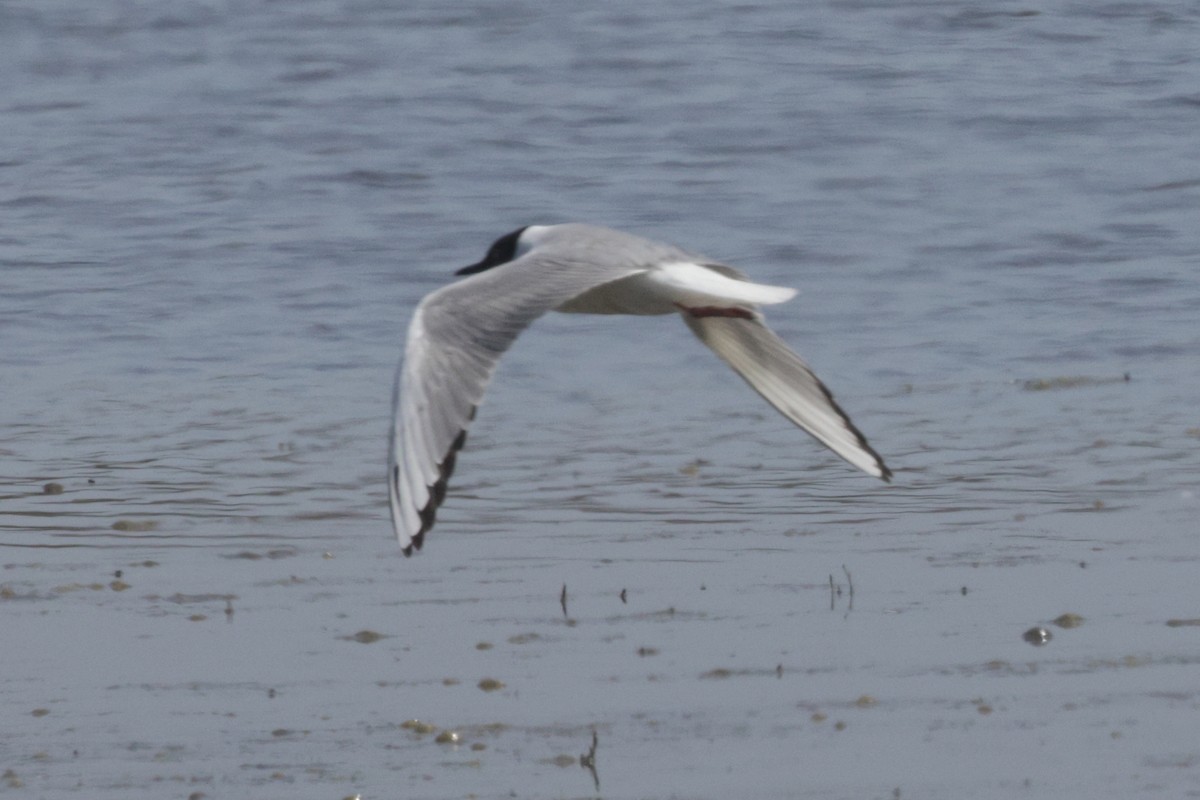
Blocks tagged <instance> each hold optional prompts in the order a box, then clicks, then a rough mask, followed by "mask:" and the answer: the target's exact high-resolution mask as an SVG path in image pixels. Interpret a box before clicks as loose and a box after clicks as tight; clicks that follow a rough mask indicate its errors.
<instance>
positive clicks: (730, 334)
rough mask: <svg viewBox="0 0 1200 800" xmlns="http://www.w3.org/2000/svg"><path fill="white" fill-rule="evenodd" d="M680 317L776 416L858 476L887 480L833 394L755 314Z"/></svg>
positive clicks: (877, 459) (880, 461)
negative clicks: (850, 466) (853, 468)
mask: <svg viewBox="0 0 1200 800" xmlns="http://www.w3.org/2000/svg"><path fill="white" fill-rule="evenodd" d="M682 316H683V320H684V322H686V323H687V325H688V327H689V328H691V329H692V333H694V334H696V336H697V337H699V339H700V341H702V342H704V343H705V344H706V345H708V346H709V347H710V348H712V350H713V352H715V353H716V354H717V355H718V356H720V357H721V359H722V360H723V361H724V362H725V363H726V364H728V365H729V366H731V367H733V369H734V371H735V372H737V374H739V375H741V376H742V378H743V379H744V380H745V381H746V383H748V384H750V387H751V388H752V389H754V391H756V392H758V393H759V394H760V395H762V396H763V398H764V399H765V400H766V401H767V402H768V403H770V404H771V405H773V406H775V408H776V409H777V410H778V411H779V412H780V413H781V414H783V415H784V416H785V417H787V418H788V419H790V420H791V421H792V422H794V423H795V424H796V425H799V426H800V427H801V428H803V429H804V430H805V431H807V432H808V433H809V434H811V435H812V436H813V437H814V438H815V439H816V440H817V441H819V442H821V443H822V444H824V445H825V446H826V447H828V448H829V449H830V450H832V451H833V452H835V453H837V454H838V455H839V456H841V457H842V458H844V459H846V460H847V461H849V462H850V463H851V464H853V465H854V466H856V467H858V468H859V469H861V470H863V471H864V472H867V473H869V474H871V475H874V476H875V477H877V478H882V479H883V480H885V481H886V480H890V479H891V477H892V471H891V470H890V469H888V468H887V465H886V464H884V463H883V459H882V458H880V457H879V454H878V453H876V452H875V450H874V449H872V448H871V445H869V444H867V439H866V437H865V436H863V435H862V433H861V432H860V431H859V430H858V428H856V427H854V423H853V422H851V421H850V417H848V416H846V412H844V411H842V409H841V408H840V407H839V406H838V404H837V403H836V402H834V400H833V393H832V392H830V391H829V389H827V388H826V387H825V384H823V383H821V379H820V378H818V377H817V376H816V375H815V374H813V371H812V370H811V369H809V367H808V364H805V363H804V360H803V359H802V358H800V356H798V355H796V354H795V353H794V352H792V350H791V349H790V348H789V347H788V346H787V344H785V343H784V341H783V340H782V339H780V338H779V337H778V336H776V335H775V333H774V332H772V331H771V330H770V329H769V328H767V326H766V325H764V324H763V322H762V315H761V314H759V313H758V312H751V313H748V314H746V313H744V312H743V314H741V315H734V316H719V315H712V316H696V315H694V314H690V313H688V312H687V311H686V310H685V311H683V313H682Z"/></svg>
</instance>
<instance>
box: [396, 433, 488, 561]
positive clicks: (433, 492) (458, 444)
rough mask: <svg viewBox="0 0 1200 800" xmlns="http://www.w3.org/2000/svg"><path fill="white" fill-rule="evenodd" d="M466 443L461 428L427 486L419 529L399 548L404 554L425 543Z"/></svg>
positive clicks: (420, 512)
mask: <svg viewBox="0 0 1200 800" xmlns="http://www.w3.org/2000/svg"><path fill="white" fill-rule="evenodd" d="M471 416H472V417H474V416H475V410H474V409H472V410H471ZM466 443H467V432H466V430H461V431H459V432H458V436H456V437H454V441H453V442H452V443H451V444H450V450H449V451H448V452H447V453H446V457H445V458H444V459H442V463H441V464H439V465H438V479H437V480H436V481H435V482H434V484H433V486H430V487H429V502H428V503H426V504H425V507H424V508H422V509H421V510H420V511H419V512H418V516H419V517H420V518H421V529H420V530H418V531H417V532H416V533H414V534H413V537H412V541H411V542H410V543H409V545H408V547H405V548H403V549H402V550H401V552H403V553H404V555H406V556H411V555H412V554H413V551H414V550H420V549H421V546H422V545H423V544H425V534H426V533H427V532H428V531H429V530H430V529H431V528H432V527H433V523H434V522H435V521H437V511H438V506H440V505H441V504H442V501H443V500H445V499H446V486H447V485H448V484H449V482H450V476H451V475H452V474H454V464H455V462H456V461H457V460H458V451H459V450H461V449H462V448H463V445H464V444H466Z"/></svg>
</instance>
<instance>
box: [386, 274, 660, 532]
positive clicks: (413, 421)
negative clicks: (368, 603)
mask: <svg viewBox="0 0 1200 800" xmlns="http://www.w3.org/2000/svg"><path fill="white" fill-rule="evenodd" d="M645 271H646V269H645V268H644V267H639V266H635V265H632V264H604V263H594V262H584V261H573V260H570V259H561V258H555V257H554V256H553V255H551V256H539V255H537V254H536V253H530V254H528V255H526V256H524V257H523V258H519V259H517V260H515V261H511V262H509V263H507V264H503V265H500V266H498V267H495V268H493V269H489V270H487V271H485V272H481V273H478V274H476V275H472V276H471V277H469V278H464V279H463V280H460V281H457V282H455V283H452V284H450V285H449V286H445V287H443V288H441V289H439V290H437V291H435V292H433V293H431V294H430V295H428V296H427V297H426V298H425V299H424V300H422V301H421V303H420V305H418V306H417V310H416V311H415V312H414V314H413V317H412V322H411V323H410V324H409V328H408V341H407V343H406V345H405V348H404V359H403V361H402V362H401V365H400V369H399V370H398V371H397V374H396V385H395V390H394V391H393V394H392V430H391V437H390V440H389V446H388V487H389V498H390V502H391V511H392V525H393V527H394V528H395V530H396V537H397V538H398V539H399V541H400V547H401V549H402V550H403V551H404V554H405V555H411V554H412V551H413V549H414V548H416V549H420V547H421V545H422V543H423V541H424V538H425V533H426V531H428V530H429V529H430V528H431V527H433V522H434V517H435V515H436V513H437V508H438V506H439V505H441V503H442V500H443V499H444V497H445V494H446V482H447V481H448V480H449V478H450V474H451V473H452V472H453V471H454V461H455V456H456V455H457V453H458V451H459V450H460V449H461V448H462V446H463V444H464V442H465V441H466V436H467V427H468V426H469V425H470V424H471V420H472V419H473V418H474V416H475V409H476V407H477V406H478V405H479V403H480V401H481V400H482V399H483V393H484V390H485V389H486V388H487V385H488V381H489V380H491V377H492V372H493V371H494V370H495V368H496V363H497V362H498V361H499V359H500V356H501V355H503V354H504V352H505V351H506V350H507V349H508V348H509V346H510V345H512V343H513V341H514V340H515V339H516V338H517V336H518V335H519V334H520V333H521V331H523V330H524V329H525V328H526V327H528V326H529V324H530V323H532V322H533V321H534V320H535V319H537V318H538V317H540V316H541V315H542V314H544V313H545V312H547V311H549V310H551V309H553V308H554V307H555V306H558V305H561V304H562V303H564V302H566V301H567V300H569V299H571V298H572V297H575V296H577V295H579V294H581V293H582V292H585V291H587V290H588V289H592V288H595V287H596V286H600V285H602V284H604V283H608V282H610V281H615V280H620V279H621V278H624V277H628V276H630V275H633V274H636V273H638V272H645Z"/></svg>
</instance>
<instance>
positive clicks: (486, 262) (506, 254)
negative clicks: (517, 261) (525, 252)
mask: <svg viewBox="0 0 1200 800" xmlns="http://www.w3.org/2000/svg"><path fill="white" fill-rule="evenodd" d="M528 227H529V226H528V225H526V226H525V227H524V228H517V229H516V230H515V231H513V232H512V233H506V234H504V235H503V236H501V237H500V238H499V239H497V240H496V241H494V242H492V246H491V247H489V248H488V251H487V255H486V256H484V257H483V260H482V261H480V262H479V263H477V264H472V265H471V266H469V267H463V268H462V269H460V270H459V271H458V272H456V273H454V274H455V275H474V274H475V273H476V272H483V271H484V270H485V269H491V268H492V267H498V266H500V265H501V264H507V263H508V262H509V261H512V260H513V256H515V255H516V254H517V240H519V239H520V238H521V234H522V233H524V232H525V228H528Z"/></svg>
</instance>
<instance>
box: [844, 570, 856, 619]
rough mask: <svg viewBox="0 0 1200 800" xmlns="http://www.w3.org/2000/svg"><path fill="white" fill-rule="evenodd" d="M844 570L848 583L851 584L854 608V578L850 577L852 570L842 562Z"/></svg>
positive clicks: (851, 606)
mask: <svg viewBox="0 0 1200 800" xmlns="http://www.w3.org/2000/svg"><path fill="white" fill-rule="evenodd" d="M842 572H844V573H846V583H847V584H848V585H849V586H850V608H849V609H848V610H850V611H853V610H854V579H853V578H851V577H850V570H848V569H846V565H845V564H842Z"/></svg>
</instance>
